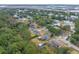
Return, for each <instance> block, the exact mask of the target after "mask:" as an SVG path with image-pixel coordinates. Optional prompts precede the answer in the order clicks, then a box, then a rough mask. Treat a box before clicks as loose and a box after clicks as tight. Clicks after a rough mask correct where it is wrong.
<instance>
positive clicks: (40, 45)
mask: <svg viewBox="0 0 79 59" xmlns="http://www.w3.org/2000/svg"><path fill="white" fill-rule="evenodd" d="M45 45H46V43H39V44H38V47H39V48H43V47H44V46H45Z"/></svg>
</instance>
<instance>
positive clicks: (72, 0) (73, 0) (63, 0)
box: [0, 0, 79, 4]
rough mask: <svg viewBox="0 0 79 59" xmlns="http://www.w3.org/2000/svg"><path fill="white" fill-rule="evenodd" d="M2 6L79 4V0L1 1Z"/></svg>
mask: <svg viewBox="0 0 79 59" xmlns="http://www.w3.org/2000/svg"><path fill="white" fill-rule="evenodd" d="M0 4H79V0H0Z"/></svg>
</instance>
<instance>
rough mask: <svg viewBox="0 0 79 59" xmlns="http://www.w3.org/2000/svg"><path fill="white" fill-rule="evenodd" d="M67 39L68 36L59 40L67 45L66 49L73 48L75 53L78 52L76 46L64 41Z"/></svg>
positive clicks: (78, 48)
mask: <svg viewBox="0 0 79 59" xmlns="http://www.w3.org/2000/svg"><path fill="white" fill-rule="evenodd" d="M67 38H68V36H64V37H63V36H61V38H60V40H61V41H63V42H64V43H65V44H67V45H68V47H70V48H73V49H75V50H77V51H79V47H77V46H76V45H74V44H72V43H71V42H69V41H67V40H66V39H67Z"/></svg>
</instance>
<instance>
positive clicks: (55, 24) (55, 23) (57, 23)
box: [53, 20, 61, 26]
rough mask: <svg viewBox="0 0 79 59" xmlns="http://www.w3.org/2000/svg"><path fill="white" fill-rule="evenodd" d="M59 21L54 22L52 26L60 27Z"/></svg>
mask: <svg viewBox="0 0 79 59" xmlns="http://www.w3.org/2000/svg"><path fill="white" fill-rule="evenodd" d="M60 25H61V24H60V21H59V20H54V21H53V26H60Z"/></svg>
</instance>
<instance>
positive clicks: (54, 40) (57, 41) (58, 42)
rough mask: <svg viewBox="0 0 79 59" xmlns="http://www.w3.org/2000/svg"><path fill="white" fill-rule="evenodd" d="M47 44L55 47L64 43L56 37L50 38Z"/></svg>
mask: <svg viewBox="0 0 79 59" xmlns="http://www.w3.org/2000/svg"><path fill="white" fill-rule="evenodd" d="M48 44H49V46H50V47H55V48H57V47H61V46H63V44H64V43H63V42H62V41H60V40H58V39H52V40H49V42H48Z"/></svg>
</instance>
